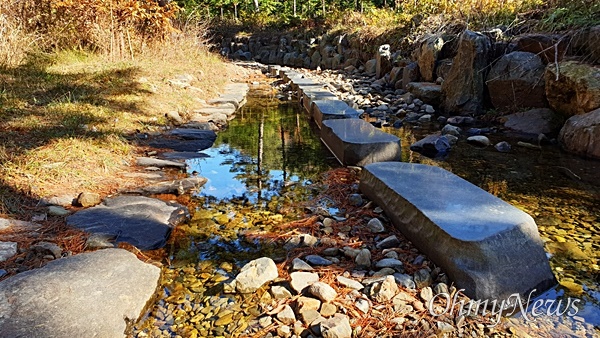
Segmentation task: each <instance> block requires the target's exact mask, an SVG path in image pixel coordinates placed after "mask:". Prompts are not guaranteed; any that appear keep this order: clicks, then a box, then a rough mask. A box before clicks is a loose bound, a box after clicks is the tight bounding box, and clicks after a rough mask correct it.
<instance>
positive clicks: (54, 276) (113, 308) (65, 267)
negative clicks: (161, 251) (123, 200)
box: [0, 249, 160, 338]
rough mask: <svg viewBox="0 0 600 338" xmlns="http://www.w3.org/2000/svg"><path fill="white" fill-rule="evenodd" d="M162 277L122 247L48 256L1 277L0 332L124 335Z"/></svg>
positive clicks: (50, 336) (48, 336)
mask: <svg viewBox="0 0 600 338" xmlns="http://www.w3.org/2000/svg"><path fill="white" fill-rule="evenodd" d="M159 277H160V269H159V268H157V267H155V266H153V265H150V264H146V263H143V262H141V261H140V260H138V259H137V258H136V257H135V255H134V254H132V253H130V252H128V251H125V250H122V249H105V250H99V251H95V252H90V253H83V254H80V255H77V256H72V257H68V258H62V259H58V260H55V261H52V262H49V263H48V264H46V266H44V267H42V268H39V269H35V270H30V271H27V272H23V273H20V274H18V275H16V276H13V277H10V278H8V279H6V280H4V281H2V282H0V337H45V338H71V337H125V331H126V329H127V328H128V327H129V326H130V325H131V323H132V322H135V321H136V320H137V319H138V317H139V316H140V315H141V312H142V311H143V310H144V307H145V306H146V304H147V302H148V301H149V300H150V299H151V297H152V296H153V294H154V292H155V290H156V288H157V286H158V280H159Z"/></svg>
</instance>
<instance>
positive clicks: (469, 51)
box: [442, 30, 491, 115]
mask: <svg viewBox="0 0 600 338" xmlns="http://www.w3.org/2000/svg"><path fill="white" fill-rule="evenodd" d="M490 49H491V43H490V39H489V38H488V37H487V36H485V35H483V34H481V33H476V32H472V31H469V30H466V31H465V32H463V34H462V35H461V37H460V41H459V43H458V54H457V55H456V56H455V57H454V59H453V61H452V68H451V69H450V73H449V74H448V77H447V78H445V79H444V83H443V84H442V96H443V100H444V101H443V107H444V109H445V110H446V112H447V113H452V114H458V115H479V114H481V113H483V103H484V98H483V94H484V91H485V78H486V74H487V67H488V63H489V53H490Z"/></svg>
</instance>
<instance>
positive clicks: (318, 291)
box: [308, 282, 337, 302]
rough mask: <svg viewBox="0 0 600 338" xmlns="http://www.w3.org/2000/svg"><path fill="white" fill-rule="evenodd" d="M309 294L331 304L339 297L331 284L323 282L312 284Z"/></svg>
mask: <svg viewBox="0 0 600 338" xmlns="http://www.w3.org/2000/svg"><path fill="white" fill-rule="evenodd" d="M308 292H309V293H310V294H311V295H313V296H315V297H317V298H319V299H320V300H322V301H324V302H331V301H332V300H334V299H335V298H336V297H337V292H336V291H335V290H334V289H333V288H332V287H331V286H330V285H329V284H327V283H323V282H315V283H313V284H311V285H310V286H309V287H308Z"/></svg>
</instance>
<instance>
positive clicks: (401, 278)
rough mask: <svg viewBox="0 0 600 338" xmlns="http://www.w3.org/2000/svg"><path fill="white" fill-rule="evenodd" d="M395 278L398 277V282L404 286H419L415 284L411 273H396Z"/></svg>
mask: <svg viewBox="0 0 600 338" xmlns="http://www.w3.org/2000/svg"><path fill="white" fill-rule="evenodd" d="M394 278H395V279H396V283H398V284H400V285H402V286H403V287H405V288H407V289H411V290H414V289H415V288H416V287H417V285H416V284H415V281H414V280H413V278H412V276H410V275H407V274H404V273H395V274H394Z"/></svg>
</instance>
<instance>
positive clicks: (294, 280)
mask: <svg viewBox="0 0 600 338" xmlns="http://www.w3.org/2000/svg"><path fill="white" fill-rule="evenodd" d="M290 278H291V281H290V286H291V287H292V289H294V290H295V291H296V292H298V293H301V292H302V290H304V288H306V287H307V286H309V285H311V284H312V283H315V282H318V281H319V275H318V274H316V273H314V272H304V271H297V272H292V273H291V274H290Z"/></svg>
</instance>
